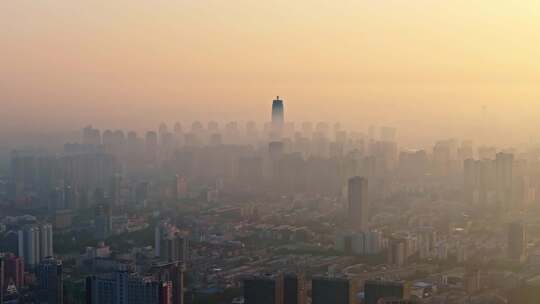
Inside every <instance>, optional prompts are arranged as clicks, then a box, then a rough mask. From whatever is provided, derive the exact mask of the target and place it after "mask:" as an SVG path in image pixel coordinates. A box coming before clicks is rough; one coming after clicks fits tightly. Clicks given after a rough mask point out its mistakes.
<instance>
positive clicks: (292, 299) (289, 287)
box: [283, 273, 306, 304]
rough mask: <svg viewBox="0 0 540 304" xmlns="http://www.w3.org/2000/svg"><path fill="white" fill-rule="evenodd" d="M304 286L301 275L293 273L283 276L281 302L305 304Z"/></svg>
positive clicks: (284, 303) (285, 303)
mask: <svg viewBox="0 0 540 304" xmlns="http://www.w3.org/2000/svg"><path fill="white" fill-rule="evenodd" d="M305 303H306V287H305V282H304V276H303V275H297V274H294V273H290V274H286V275H284V276H283V304H305Z"/></svg>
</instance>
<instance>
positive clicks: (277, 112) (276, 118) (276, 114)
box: [272, 96, 285, 127]
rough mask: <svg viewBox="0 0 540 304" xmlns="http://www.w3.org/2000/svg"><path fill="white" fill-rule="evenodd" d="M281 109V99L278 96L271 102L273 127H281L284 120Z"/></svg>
mask: <svg viewBox="0 0 540 304" xmlns="http://www.w3.org/2000/svg"><path fill="white" fill-rule="evenodd" d="M284 115H285V113H284V109H283V100H281V99H279V96H278V97H276V99H274V101H273V102H272V125H273V126H274V127H282V126H283V123H284V121H285V117H284Z"/></svg>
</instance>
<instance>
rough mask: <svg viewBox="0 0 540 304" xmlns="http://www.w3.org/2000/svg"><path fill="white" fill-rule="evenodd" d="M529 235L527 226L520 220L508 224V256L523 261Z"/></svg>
mask: <svg viewBox="0 0 540 304" xmlns="http://www.w3.org/2000/svg"><path fill="white" fill-rule="evenodd" d="M526 245H527V237H526V232H525V226H524V225H523V224H522V223H519V222H513V223H510V224H509V225H508V258H510V259H513V260H517V261H522V260H523V259H525V257H526Z"/></svg>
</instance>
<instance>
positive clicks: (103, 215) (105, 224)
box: [94, 203, 112, 239]
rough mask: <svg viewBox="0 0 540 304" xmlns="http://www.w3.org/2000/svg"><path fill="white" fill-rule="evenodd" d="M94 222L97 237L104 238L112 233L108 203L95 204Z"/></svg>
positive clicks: (110, 212) (110, 211)
mask: <svg viewBox="0 0 540 304" xmlns="http://www.w3.org/2000/svg"><path fill="white" fill-rule="evenodd" d="M94 223H95V235H96V237H97V238H98V239H106V238H107V237H109V236H110V235H111V234H112V210H111V207H110V206H109V205H108V204H105V203H101V204H98V205H96V207H95V218H94Z"/></svg>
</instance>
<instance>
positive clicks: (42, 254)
mask: <svg viewBox="0 0 540 304" xmlns="http://www.w3.org/2000/svg"><path fill="white" fill-rule="evenodd" d="M18 247H19V248H18V255H19V256H20V257H22V258H23V259H24V263H25V264H26V265H27V266H29V267H30V268H33V267H35V266H36V265H37V264H39V262H40V261H41V260H43V259H45V258H47V257H52V256H53V255H54V250H53V230H52V225H51V224H43V225H40V226H38V225H30V226H26V227H23V229H21V230H19V232H18Z"/></svg>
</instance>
